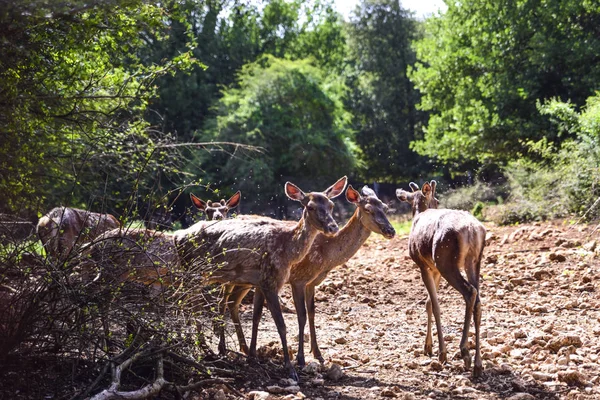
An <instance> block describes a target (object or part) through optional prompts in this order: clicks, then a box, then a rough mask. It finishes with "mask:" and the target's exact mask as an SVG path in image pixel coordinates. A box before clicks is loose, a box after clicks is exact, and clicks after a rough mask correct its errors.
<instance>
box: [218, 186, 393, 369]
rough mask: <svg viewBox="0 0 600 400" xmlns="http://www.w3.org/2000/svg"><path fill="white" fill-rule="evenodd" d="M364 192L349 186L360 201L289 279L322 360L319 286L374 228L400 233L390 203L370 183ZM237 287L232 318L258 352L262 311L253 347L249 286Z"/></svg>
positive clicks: (350, 198)
mask: <svg viewBox="0 0 600 400" xmlns="http://www.w3.org/2000/svg"><path fill="white" fill-rule="evenodd" d="M362 192H363V196H361V195H360V193H359V192H358V191H356V190H355V189H354V188H353V187H352V186H351V185H349V186H348V189H347V190H346V199H347V200H348V201H349V202H350V203H352V204H354V205H356V210H355V211H354V214H353V215H352V217H351V218H350V220H349V221H348V222H347V223H346V225H345V226H344V227H343V228H342V229H340V231H339V232H338V233H337V234H336V235H335V236H333V237H328V236H325V235H318V236H317V238H316V239H315V241H314V243H313V245H312V247H311V248H310V251H309V252H308V254H307V255H306V256H305V257H304V258H303V259H302V260H301V261H300V262H299V263H298V264H295V265H294V266H293V267H292V269H291V271H290V277H289V279H288V283H289V284H290V285H291V287H292V293H293V298H294V304H295V306H296V314H297V316H298V337H299V338H303V337H304V327H305V325H306V314H307V310H308V320H309V327H310V339H311V340H310V343H311V351H312V353H313V355H314V357H315V358H316V359H318V360H319V361H321V362H323V361H324V360H323V356H322V355H321V351H320V350H319V347H318V345H317V336H316V329H315V288H316V286H318V285H319V284H321V282H323V281H324V280H325V278H326V277H327V274H328V273H329V271H331V270H332V269H333V268H335V267H337V266H338V265H342V264H343V263H345V262H346V261H348V260H349V259H350V258H352V256H354V254H356V252H357V251H358V249H360V247H361V246H362V245H363V244H364V242H365V241H366V240H367V239H368V238H369V236H370V235H371V232H375V233H379V234H381V235H383V236H384V237H385V238H387V239H391V238H393V237H394V235H395V233H396V232H395V230H394V228H393V227H392V225H391V224H390V222H389V221H388V219H387V217H386V215H385V213H386V211H387V206H386V205H385V204H383V203H382V202H381V200H379V199H378V198H377V195H376V194H375V192H373V191H372V190H371V189H369V188H368V187H366V186H365V187H364V188H363V189H362ZM236 289H237V292H235V293H234V295H233V296H232V297H230V302H229V308H230V313H231V319H232V320H233V322H234V326H235V329H236V334H237V336H238V341H239V344H240V350H241V351H242V352H244V353H247V354H248V353H249V354H251V355H253V354H256V339H257V334H258V321H260V314H257V313H256V310H255V313H254V314H253V326H252V341H251V345H250V350H248V347H247V345H246V340H245V338H244V333H243V331H242V329H241V324H240V320H239V305H240V302H241V300H242V299H243V297H244V296H245V295H246V293H247V291H248V288H245V291H244V288H239V287H237V288H236ZM222 340H224V338H222ZM296 359H297V362H298V365H299V366H304V365H305V359H304V342H303V340H300V341H299V345H298V354H297V357H296Z"/></svg>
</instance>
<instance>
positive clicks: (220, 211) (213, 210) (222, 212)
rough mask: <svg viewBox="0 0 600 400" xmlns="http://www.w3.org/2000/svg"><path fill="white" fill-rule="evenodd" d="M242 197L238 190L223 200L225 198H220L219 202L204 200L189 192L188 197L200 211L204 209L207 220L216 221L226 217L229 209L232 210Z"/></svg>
mask: <svg viewBox="0 0 600 400" xmlns="http://www.w3.org/2000/svg"><path fill="white" fill-rule="evenodd" d="M241 198H242V192H240V191H239V190H238V191H237V192H235V194H234V195H233V196H231V197H230V198H229V200H227V202H226V201H225V199H221V201H220V202H217V201H213V202H210V201H208V202H205V201H203V200H202V199H200V198H199V197H196V196H194V195H193V194H192V193H190V199H191V200H192V203H193V204H194V206H196V208H198V209H199V210H201V211H204V213H205V214H206V218H207V219H208V220H209V221H218V220H222V219H227V218H228V217H229V211H230V210H233V209H234V208H236V207H237V206H238V205H239V204H240V199H241Z"/></svg>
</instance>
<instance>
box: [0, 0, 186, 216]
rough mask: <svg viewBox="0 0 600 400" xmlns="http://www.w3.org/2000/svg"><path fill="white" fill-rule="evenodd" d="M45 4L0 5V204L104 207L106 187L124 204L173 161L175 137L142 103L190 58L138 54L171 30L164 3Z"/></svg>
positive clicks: (11, 208)
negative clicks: (151, 119)
mask: <svg viewBox="0 0 600 400" xmlns="http://www.w3.org/2000/svg"><path fill="white" fill-rule="evenodd" d="M49 4H52V3H49ZM43 5H44V4H43V3H42V4H36V5H34V6H32V7H28V5H27V4H26V3H19V2H17V3H12V4H11V5H10V6H9V5H7V7H5V8H4V9H3V12H2V14H1V15H0V19H1V21H0V23H1V24H2V30H1V32H0V34H1V35H2V38H1V41H2V43H3V50H2V55H3V56H2V58H1V59H0V65H1V66H0V82H1V85H2V87H1V88H0V95H1V98H0V103H1V104H2V106H3V112H2V117H1V129H2V144H1V145H0V154H2V156H1V157H0V171H1V172H2V173H1V174H0V176H1V181H0V196H1V197H0V211H2V212H15V211H17V210H18V212H19V213H21V214H27V213H32V212H33V213H34V214H35V212H36V211H38V207H39V206H40V204H51V205H58V204H60V203H67V204H69V205H72V206H85V205H87V204H95V207H97V208H100V207H103V205H102V203H103V202H104V200H105V196H108V197H109V198H111V200H110V206H111V207H113V208H114V207H116V206H117V205H120V208H122V207H124V206H125V204H126V202H127V201H128V199H130V196H131V193H132V192H135V191H136V190H138V189H139V186H140V185H143V184H146V185H150V186H151V185H152V183H151V182H150V180H154V177H155V174H156V171H158V170H161V171H164V170H168V169H169V168H170V166H172V165H173V164H172V161H173V160H172V158H171V157H169V154H168V152H167V151H166V150H160V148H161V145H164V144H167V143H169V142H171V141H172V139H171V138H170V137H169V136H168V135H165V134H163V133H161V132H157V131H152V130H150V129H149V127H150V126H149V123H148V122H147V121H146V120H145V119H144V112H145V110H146V107H147V105H148V102H149V100H150V99H151V97H152V96H153V93H154V91H155V87H154V81H155V80H156V78H157V77H158V76H161V75H163V74H166V73H169V72H171V71H175V70H176V69H179V68H186V67H187V66H189V65H190V63H191V62H192V61H191V58H190V57H189V54H188V53H181V54H178V55H175V56H173V57H171V58H168V59H167V58H165V59H163V60H162V62H161V63H152V64H146V63H144V62H143V61H142V60H141V59H140V58H139V57H138V56H137V55H136V54H138V53H139V50H140V49H141V48H144V47H146V46H147V45H148V43H151V42H160V41H161V40H163V38H164V35H165V31H166V30H167V27H166V26H165V25H164V23H163V19H162V18H163V14H162V13H163V9H162V8H161V7H160V6H158V5H155V4H152V3H148V2H143V1H129V2H123V3H122V4H112V3H103V2H98V4H94V3H90V4H88V3H81V4H77V3H75V4H74V5H73V8H67V7H66V6H54V5H47V6H46V7H44V6H43ZM159 165H160V167H159Z"/></svg>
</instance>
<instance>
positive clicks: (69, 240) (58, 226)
mask: <svg viewBox="0 0 600 400" xmlns="http://www.w3.org/2000/svg"><path fill="white" fill-rule="evenodd" d="M120 226H121V224H120V223H119V221H118V220H117V219H116V218H115V217H114V216H112V215H111V214H98V213H94V212H91V211H87V210H80V209H77V208H71V207H56V208H53V209H52V210H50V212H48V213H47V214H46V215H44V216H43V217H42V218H40V220H39V221H38V224H37V227H36V232H37V235H38V237H39V239H40V241H41V242H42V245H43V246H44V249H45V250H46V254H47V255H49V256H51V257H54V258H55V259H65V258H67V257H68V256H69V255H70V254H71V251H72V250H73V247H75V245H76V244H81V243H85V242H89V241H90V240H92V239H94V238H95V237H97V236H98V235H100V234H101V233H103V232H106V231H108V230H111V229H114V228H118V227H120Z"/></svg>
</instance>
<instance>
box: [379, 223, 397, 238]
mask: <svg viewBox="0 0 600 400" xmlns="http://www.w3.org/2000/svg"><path fill="white" fill-rule="evenodd" d="M381 233H382V234H383V237H384V238H386V239H391V238H393V237H394V236H396V230H395V229H394V227H393V226H391V225H390V226H386V227H385V228H384V229H383V230H382V232H381Z"/></svg>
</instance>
